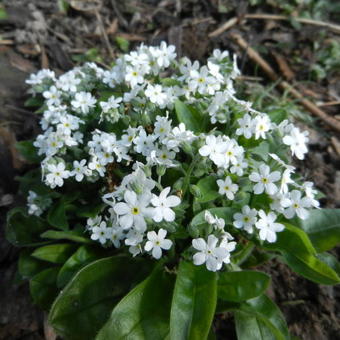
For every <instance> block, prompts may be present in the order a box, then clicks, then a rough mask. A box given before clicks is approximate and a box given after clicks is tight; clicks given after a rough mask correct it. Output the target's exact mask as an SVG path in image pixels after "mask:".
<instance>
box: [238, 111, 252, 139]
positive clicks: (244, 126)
mask: <svg viewBox="0 0 340 340" xmlns="http://www.w3.org/2000/svg"><path fill="white" fill-rule="evenodd" d="M237 123H238V125H239V126H240V127H239V128H238V129H237V130H236V134H237V135H238V136H240V135H243V136H244V137H246V138H247V139H249V138H251V136H252V134H253V129H254V121H253V120H252V119H251V117H250V115H248V114H247V113H246V114H245V115H244V116H243V117H242V118H240V119H238V120H237Z"/></svg>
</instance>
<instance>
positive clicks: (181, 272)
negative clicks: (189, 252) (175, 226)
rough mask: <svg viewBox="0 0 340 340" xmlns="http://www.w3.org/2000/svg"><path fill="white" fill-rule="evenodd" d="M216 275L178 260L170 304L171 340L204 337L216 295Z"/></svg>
mask: <svg viewBox="0 0 340 340" xmlns="http://www.w3.org/2000/svg"><path fill="white" fill-rule="evenodd" d="M216 282H217V275H216V273H213V272H210V271H208V270H207V269H206V268H205V267H203V266H195V265H194V264H193V263H191V262H185V261H181V262H180V264H179V268H178V272H177V279H176V284H175V290H174V294H173V298H172V304H171V316H170V339H171V340H177V339H188V340H201V339H207V337H208V334H209V330H210V327H211V323H212V320H213V317H214V313H215V308H216V298H217V284H216Z"/></svg>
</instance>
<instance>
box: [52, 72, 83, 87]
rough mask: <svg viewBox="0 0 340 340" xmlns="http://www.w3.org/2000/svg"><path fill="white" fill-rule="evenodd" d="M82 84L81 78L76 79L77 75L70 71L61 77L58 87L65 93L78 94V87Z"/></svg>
mask: <svg viewBox="0 0 340 340" xmlns="http://www.w3.org/2000/svg"><path fill="white" fill-rule="evenodd" d="M80 82H81V80H80V78H76V73H75V72H73V71H69V72H67V73H65V74H63V75H61V76H60V77H59V79H58V80H57V82H56V86H57V87H58V88H60V89H62V90H63V91H64V92H77V85H79V84H80Z"/></svg>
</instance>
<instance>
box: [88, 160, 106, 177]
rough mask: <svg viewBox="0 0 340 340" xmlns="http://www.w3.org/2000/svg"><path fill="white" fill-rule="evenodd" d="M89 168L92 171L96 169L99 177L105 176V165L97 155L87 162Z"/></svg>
mask: <svg viewBox="0 0 340 340" xmlns="http://www.w3.org/2000/svg"><path fill="white" fill-rule="evenodd" d="M89 169H90V170H92V171H97V172H98V174H99V176H100V177H104V176H105V171H106V170H105V166H104V165H102V164H101V163H100V162H99V160H98V158H97V157H93V158H92V160H91V162H90V163H89Z"/></svg>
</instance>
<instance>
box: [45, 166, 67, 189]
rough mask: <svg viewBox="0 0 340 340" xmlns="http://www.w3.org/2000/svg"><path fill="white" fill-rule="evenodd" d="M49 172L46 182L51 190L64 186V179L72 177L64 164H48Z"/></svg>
mask: <svg viewBox="0 0 340 340" xmlns="http://www.w3.org/2000/svg"><path fill="white" fill-rule="evenodd" d="M47 170H48V172H49V173H48V174H47V175H46V182H47V184H49V185H50V187H51V188H55V187H56V186H58V187H61V186H63V184H64V179H65V178H68V177H69V176H70V172H69V171H68V170H65V164H64V163H63V162H60V163H58V164H57V165H54V164H48V165H47Z"/></svg>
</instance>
